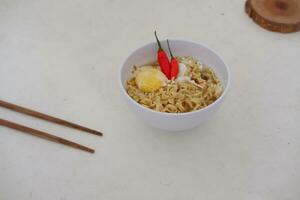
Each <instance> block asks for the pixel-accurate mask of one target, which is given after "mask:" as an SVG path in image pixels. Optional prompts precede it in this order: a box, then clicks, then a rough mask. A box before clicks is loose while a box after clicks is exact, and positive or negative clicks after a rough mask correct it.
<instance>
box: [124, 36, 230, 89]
mask: <svg viewBox="0 0 300 200" xmlns="http://www.w3.org/2000/svg"><path fill="white" fill-rule="evenodd" d="M169 42H170V46H171V48H172V51H173V55H176V56H192V57H195V58H196V59H198V60H199V61H200V62H201V63H203V64H206V65H208V66H209V67H211V68H212V69H213V70H214V71H215V72H216V73H217V75H218V76H219V78H220V79H221V81H222V83H223V85H224V89H225V90H226V88H227V87H228V83H229V71H228V68H227V66H226V65H225V63H224V62H223V60H222V59H221V58H220V56H219V55H218V54H217V53H215V52H214V51H213V50H211V49H210V48H208V47H206V46H204V45H201V44H197V43H194V42H190V41H184V40H169ZM161 44H162V47H163V48H164V50H165V51H166V52H167V49H168V48H167V42H166V41H161ZM156 53H157V45H156V43H155V42H152V43H149V44H146V45H144V46H142V47H140V48H138V49H136V50H134V51H133V52H132V53H131V54H130V55H129V56H128V57H127V58H126V59H125V61H124V63H123V64H122V66H121V74H120V76H121V77H120V78H121V83H122V87H123V89H126V80H128V79H129V78H130V77H131V76H132V73H131V71H132V69H133V66H134V65H135V66H140V65H143V64H145V63H148V62H151V61H154V60H156Z"/></svg>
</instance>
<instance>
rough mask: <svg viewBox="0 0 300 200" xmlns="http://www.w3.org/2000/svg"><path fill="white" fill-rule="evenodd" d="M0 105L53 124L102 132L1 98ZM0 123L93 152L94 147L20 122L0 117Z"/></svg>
mask: <svg viewBox="0 0 300 200" xmlns="http://www.w3.org/2000/svg"><path fill="white" fill-rule="evenodd" d="M0 107H3V108H7V109H10V110H13V111H16V112H19V113H23V114H26V115H30V116H32V117H36V118H39V119H42V120H46V121H49V122H53V123H55V124H59V125H62V126H67V127H70V128H74V129H77V130H81V131H85V132H88V133H91V134H94V135H98V136H102V133H101V132H99V131H96V130H93V129H90V128H86V127H84V126H80V125H78V124H74V123H72V122H69V121H66V120H63V119H59V118H56V117H52V116H50V115H46V114H43V113H40V112H37V111H34V110H31V109H29V108H24V107H21V106H18V105H15V104H12V103H8V102H5V101H2V100H0ZM0 125H1V126H5V127H8V128H12V129H15V130H18V131H21V132H23V133H28V134H31V135H34V136H37V137H40V138H43V139H46V140H49V141H52V142H56V143H60V144H64V145H67V146H70V147H73V148H76V149H80V150H83V151H87V152H89V153H95V150H94V149H91V148H89V147H86V146H83V145H81V144H77V143H75V142H72V141H69V140H66V139H64V138H61V137H58V136H55V135H51V134H49V133H46V132H43V131H39V130H36V129H32V128H30V127H26V126H23V125H21V124H16V123H14V122H11V121H7V120H4V119H1V118H0Z"/></svg>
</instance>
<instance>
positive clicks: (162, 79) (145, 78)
mask: <svg viewBox="0 0 300 200" xmlns="http://www.w3.org/2000/svg"><path fill="white" fill-rule="evenodd" d="M167 81H168V79H167V77H166V76H165V75H164V74H163V73H162V72H161V71H160V69H159V67H153V66H142V67H140V68H139V69H138V70H137V71H136V77H135V82H136V84H137V86H138V88H139V89H140V90H142V91H143V92H153V91H155V90H158V89H159V88H161V87H163V86H165V85H166V82H167Z"/></svg>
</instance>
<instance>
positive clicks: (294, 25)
mask: <svg viewBox="0 0 300 200" xmlns="http://www.w3.org/2000/svg"><path fill="white" fill-rule="evenodd" d="M246 12H247V13H248V15H249V16H250V17H251V18H252V19H253V21H255V22H256V23H257V24H259V25H260V26H261V27H263V28H265V29H268V30H270V31H275V32H281V33H291V32H296V31H299V30H300V0H247V2H246Z"/></svg>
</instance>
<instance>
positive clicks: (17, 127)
mask: <svg viewBox="0 0 300 200" xmlns="http://www.w3.org/2000/svg"><path fill="white" fill-rule="evenodd" d="M0 125H2V126H5V127H8V128H12V129H15V130H19V131H21V132H23V133H28V134H31V135H34V136H37V137H40V138H43V139H46V140H50V141H52V142H56V143H60V144H64V145H67V146H70V147H73V148H75V149H80V150H83V151H86V152H89V153H94V152H95V150H94V149H91V148H89V147H86V146H83V145H80V144H77V143H75V142H72V141H69V140H66V139H64V138H61V137H57V136H55V135H51V134H49V133H46V132H43V131H39V130H36V129H32V128H29V127H26V126H23V125H20V124H16V123H13V122H10V121H7V120H4V119H1V118H0Z"/></svg>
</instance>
